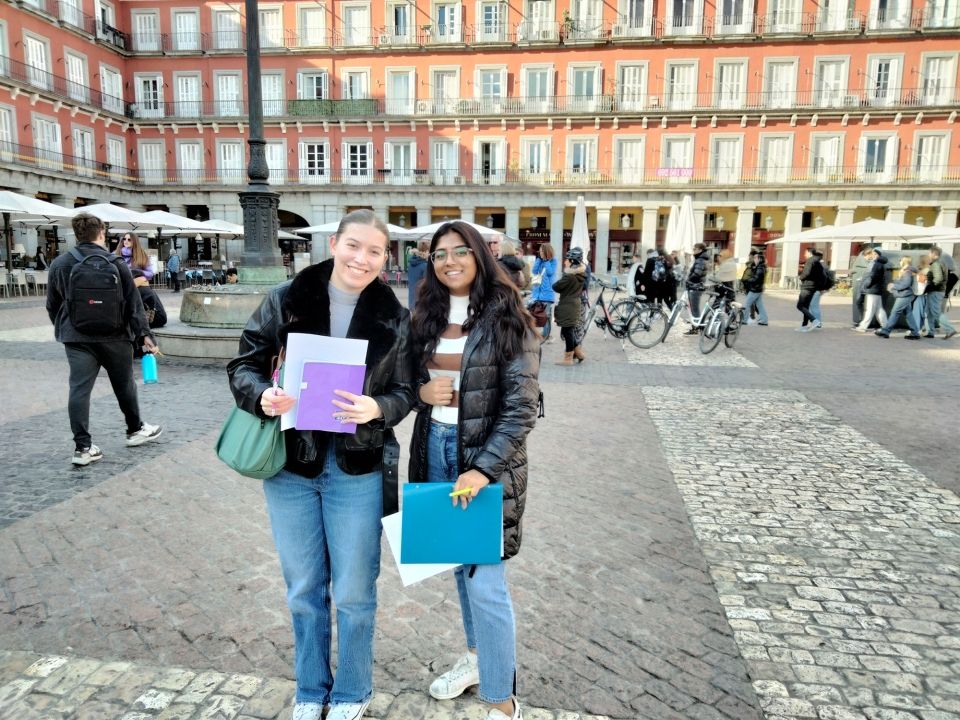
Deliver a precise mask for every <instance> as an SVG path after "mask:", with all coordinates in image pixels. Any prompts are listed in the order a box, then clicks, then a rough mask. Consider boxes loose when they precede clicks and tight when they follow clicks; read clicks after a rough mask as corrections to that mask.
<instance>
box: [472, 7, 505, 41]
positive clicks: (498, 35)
mask: <svg viewBox="0 0 960 720" xmlns="http://www.w3.org/2000/svg"><path fill="white" fill-rule="evenodd" d="M506 10H507V8H506V5H504V4H503V3H502V2H499V0H497V1H496V2H481V3H480V9H479V11H478V12H477V16H478V17H479V18H480V22H479V26H478V27H477V38H476V39H477V42H503V41H504V40H506V39H507V21H506Z"/></svg>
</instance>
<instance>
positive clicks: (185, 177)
mask: <svg viewBox="0 0 960 720" xmlns="http://www.w3.org/2000/svg"><path fill="white" fill-rule="evenodd" d="M177 170H178V171H179V174H180V182H182V183H185V184H187V185H195V184H197V183H200V182H203V146H202V145H201V144H200V143H198V142H185V143H180V144H178V145H177Z"/></svg>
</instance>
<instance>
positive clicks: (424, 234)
mask: <svg viewBox="0 0 960 720" xmlns="http://www.w3.org/2000/svg"><path fill="white" fill-rule="evenodd" d="M454 220H457V218H454ZM448 222H452V221H451V220H444V221H441V222H435V223H431V224H430V225H421V226H419V227H415V228H400V231H399V232H397V233H396V234H397V235H399V236H401V237H404V238H408V239H413V238H429V237H433V234H434V233H435V232H437V230H439V229H440V228H441V227H442V226H443V225H446V224H447V223H448ZM458 222H462V223H465V224H467V225H469V226H470V227H472V228H473V229H474V230H476V231H477V232H478V233H480V235H481V236H483V237H484V238H488V237H492V236H494V235H501V236H503V237H506V235H505V234H504V233H503V232H501V231H500V230H495V229H494V228H488V227H487V226H486V225H478V224H477V223H474V222H470V221H468V220H458Z"/></svg>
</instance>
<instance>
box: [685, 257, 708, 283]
mask: <svg viewBox="0 0 960 720" xmlns="http://www.w3.org/2000/svg"><path fill="white" fill-rule="evenodd" d="M706 255H707V253H706V251H705V250H704V251H701V252H699V253H697V254H696V255H694V256H693V264H692V265H691V266H690V272H689V273H687V288H689V289H690V290H702V289H703V282H704V280H706V279H707V258H706Z"/></svg>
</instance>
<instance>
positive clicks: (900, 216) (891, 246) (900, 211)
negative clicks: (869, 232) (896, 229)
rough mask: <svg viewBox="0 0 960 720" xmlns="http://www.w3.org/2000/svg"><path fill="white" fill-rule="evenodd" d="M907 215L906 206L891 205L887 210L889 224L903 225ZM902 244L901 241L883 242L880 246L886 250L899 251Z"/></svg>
mask: <svg viewBox="0 0 960 720" xmlns="http://www.w3.org/2000/svg"><path fill="white" fill-rule="evenodd" d="M906 214H907V206H906V205H891V206H890V207H888V208H887V218H886V219H887V220H888V221H889V222H896V223H902V222H904V217H905V216H906ZM902 244H903V243H901V242H900V241H899V240H883V241H882V242H881V243H880V246H881V247H882V248H883V249H884V250H899V249H900V246H901V245H902Z"/></svg>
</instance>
